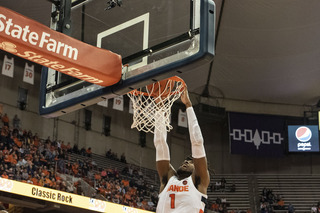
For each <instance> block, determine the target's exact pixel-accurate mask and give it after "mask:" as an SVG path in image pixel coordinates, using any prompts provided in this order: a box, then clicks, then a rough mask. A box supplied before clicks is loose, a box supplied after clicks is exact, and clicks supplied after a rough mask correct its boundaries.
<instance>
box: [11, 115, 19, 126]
mask: <svg viewBox="0 0 320 213" xmlns="http://www.w3.org/2000/svg"><path fill="white" fill-rule="evenodd" d="M12 121H13V128H15V129H20V118H18V115H17V114H15V115H14V118H13V120H12Z"/></svg>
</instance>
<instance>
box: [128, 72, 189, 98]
mask: <svg viewBox="0 0 320 213" xmlns="http://www.w3.org/2000/svg"><path fill="white" fill-rule="evenodd" d="M169 79H170V80H172V81H175V82H181V83H182V87H181V89H180V90H179V91H175V92H169V93H168V94H167V95H166V96H168V95H170V96H171V95H174V94H176V93H177V92H182V91H183V90H184V88H185V86H186V83H185V82H184V80H182V78H180V77H178V76H172V77H170V78H166V79H163V80H161V81H167V80H169ZM161 81H157V82H161ZM157 82H155V83H157ZM155 83H152V84H149V85H147V86H151V85H153V84H155ZM147 86H146V87H147ZM129 93H130V94H132V95H144V96H150V93H148V92H142V91H138V90H137V89H135V90H132V91H130V92H129ZM151 96H153V95H152V94H151Z"/></svg>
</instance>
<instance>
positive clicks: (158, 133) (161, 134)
mask: <svg viewBox="0 0 320 213" xmlns="http://www.w3.org/2000/svg"><path fill="white" fill-rule="evenodd" d="M161 113H162V112H157V113H156V116H155V122H156V123H155V130H154V140H153V142H154V146H155V148H156V166H157V171H158V174H159V178H160V183H161V185H160V192H161V191H162V190H163V189H164V187H165V186H166V184H167V182H168V180H169V178H170V177H171V176H172V175H174V174H175V170H174V169H173V167H172V166H171V164H170V151H169V146H168V144H167V131H166V126H165V123H164V122H165V121H164V116H163V115H162V114H161Z"/></svg>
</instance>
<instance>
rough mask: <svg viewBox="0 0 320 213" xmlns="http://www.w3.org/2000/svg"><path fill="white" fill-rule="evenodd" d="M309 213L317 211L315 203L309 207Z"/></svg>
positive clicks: (316, 212)
mask: <svg viewBox="0 0 320 213" xmlns="http://www.w3.org/2000/svg"><path fill="white" fill-rule="evenodd" d="M311 213H318V208H317V205H316V204H313V206H312V207H311Z"/></svg>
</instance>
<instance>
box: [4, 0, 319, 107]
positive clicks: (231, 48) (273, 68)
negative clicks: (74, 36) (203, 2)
mask: <svg viewBox="0 0 320 213" xmlns="http://www.w3.org/2000/svg"><path fill="white" fill-rule="evenodd" d="M125 3H126V0H123V4H125ZM215 3H216V6H217V13H216V14H217V32H216V55H215V57H214V60H213V62H212V64H207V65H204V66H202V67H199V68H198V70H195V71H194V72H189V73H186V74H183V76H182V77H183V78H184V80H185V81H186V82H187V84H188V87H189V90H190V91H191V92H193V93H195V94H198V95H200V96H201V95H203V96H209V97H211V98H216V97H218V98H223V99H229V100H244V101H253V102H263V103H275V104H292V105H301V106H304V105H307V106H315V105H317V104H318V101H319V99H320V13H319V11H320V1H318V0H308V1H306V0H260V1H254V0H216V1H215ZM0 5H1V6H5V7H8V8H10V9H13V10H15V11H17V12H19V13H22V14H24V15H26V16H28V17H31V18H33V19H35V20H37V21H39V22H41V23H43V24H45V25H48V23H49V19H50V10H51V3H50V2H49V1H47V0H41V1H39V0H1V3H0ZM30 5H32V7H30ZM195 79H196V80H195Z"/></svg>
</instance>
